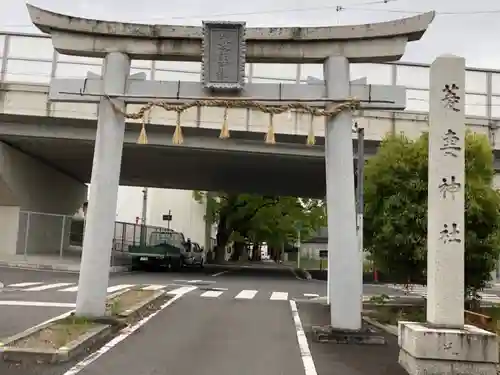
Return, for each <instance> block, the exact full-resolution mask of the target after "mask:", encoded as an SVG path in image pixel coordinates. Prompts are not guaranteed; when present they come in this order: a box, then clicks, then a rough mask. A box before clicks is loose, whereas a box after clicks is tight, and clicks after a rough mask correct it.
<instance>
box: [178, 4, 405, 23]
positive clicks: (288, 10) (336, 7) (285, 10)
mask: <svg viewBox="0 0 500 375" xmlns="http://www.w3.org/2000/svg"><path fill="white" fill-rule="evenodd" d="M395 1H400V0H377V1H368V2H364V3H357V4H350V5H353V6H358V5H375V4H387V3H389V2H395ZM327 9H334V10H335V11H336V12H341V11H343V10H345V9H347V8H346V7H345V6H343V5H322V6H316V7H307V8H282V9H274V10H265V11H252V12H239V13H216V14H209V15H207V14H198V15H191V16H182V17H172V19H187V18H207V17H222V16H248V15H261V14H276V13H292V12H309V11H314V10H327Z"/></svg>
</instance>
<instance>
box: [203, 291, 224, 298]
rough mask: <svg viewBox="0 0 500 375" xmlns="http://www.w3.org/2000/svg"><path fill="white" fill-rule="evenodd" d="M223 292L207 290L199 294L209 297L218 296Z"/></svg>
mask: <svg viewBox="0 0 500 375" xmlns="http://www.w3.org/2000/svg"><path fill="white" fill-rule="evenodd" d="M222 293H224V292H219V291H216V290H208V291H206V292H205V293H202V294H201V297H209V298H217V297H220V296H221V295H222Z"/></svg>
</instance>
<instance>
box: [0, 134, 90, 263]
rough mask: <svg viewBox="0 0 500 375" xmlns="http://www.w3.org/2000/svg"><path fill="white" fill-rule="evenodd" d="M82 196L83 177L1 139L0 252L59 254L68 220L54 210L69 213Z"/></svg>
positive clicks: (83, 198)
mask: <svg viewBox="0 0 500 375" xmlns="http://www.w3.org/2000/svg"><path fill="white" fill-rule="evenodd" d="M86 196H87V186H86V185H85V184H84V183H83V182H80V181H77V180H76V179H74V178H73V177H70V176H68V175H66V174H64V173H62V172H60V171H58V170H56V169H54V168H52V167H51V166H50V165H47V164H46V163H44V162H42V161H40V160H37V159H35V158H34V157H31V156H29V155H27V154H25V153H23V152H21V151H19V150H17V149H15V148H13V147H11V146H9V145H7V144H6V143H2V142H0V239H1V244H2V246H0V257H1V256H4V257H9V256H13V255H17V254H25V252H26V251H28V255H58V254H59V252H60V247H61V238H63V240H64V244H65V245H67V244H69V233H70V225H69V224H70V223H69V219H66V221H67V223H66V224H67V225H65V227H64V228H63V225H62V223H63V217H62V216H57V215H69V216H71V215H73V214H74V213H75V212H76V211H77V210H78V208H79V207H81V205H82V204H83V202H84V201H85V199H86ZM21 211H28V212H36V213H40V214H30V215H29V219H28V214H26V213H24V212H21ZM42 213H43V214H42ZM50 214H52V215H50ZM63 229H64V234H63V232H62V231H63ZM26 234H28V235H26ZM26 240H27V241H26Z"/></svg>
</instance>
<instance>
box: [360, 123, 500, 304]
mask: <svg viewBox="0 0 500 375" xmlns="http://www.w3.org/2000/svg"><path fill="white" fill-rule="evenodd" d="M465 143H466V150H465V159H466V167H465V169H466V186H465V199H466V203H465V206H466V207H465V210H466V211H465V215H466V219H465V220H466V228H465V230H466V233H465V286H466V290H467V293H468V294H469V295H476V293H477V291H478V290H480V289H482V288H484V286H485V285H486V283H487V282H488V281H489V279H490V272H491V271H492V270H494V267H495V265H496V263H497V259H498V256H499V248H500V242H499V233H500V220H499V215H498V212H499V211H500V194H499V192H498V191H497V190H495V189H494V188H493V186H492V182H493V176H494V169H493V160H492V159H493V158H492V151H491V148H490V146H489V143H488V139H487V138H486V137H485V136H482V135H477V134H473V133H470V132H468V133H467V136H466V140H465ZM427 168H428V134H423V135H422V136H421V137H420V138H418V139H417V140H415V141H412V140H409V139H408V138H406V137H405V136H403V135H398V136H388V137H387V138H385V139H384V140H383V141H382V143H381V145H380V148H379V150H378V152H377V154H376V155H375V156H374V157H373V158H371V159H370V160H368V161H367V163H366V168H365V190H364V194H365V216H364V220H365V222H364V242H365V247H366V249H367V250H368V251H369V252H370V253H371V256H372V258H373V260H374V262H375V264H376V266H377V268H378V269H379V270H380V271H382V272H384V273H386V274H388V275H390V277H391V279H394V281H395V282H401V283H406V282H408V283H410V282H413V283H423V284H425V282H426V277H425V274H426V273H425V272H426V266H427V246H426V242H427V181H428V179H427V177H428V169H427ZM450 272H452V271H450Z"/></svg>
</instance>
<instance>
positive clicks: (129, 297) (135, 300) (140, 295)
mask: <svg viewBox="0 0 500 375" xmlns="http://www.w3.org/2000/svg"><path fill="white" fill-rule="evenodd" d="M155 293H157V291H153V290H140V289H130V290H127V291H126V292H124V293H122V294H120V295H118V296H115V297H113V298H110V299H109V300H108V302H107V305H106V313H107V315H110V316H112V317H116V316H119V315H120V314H122V313H124V312H125V311H127V310H130V309H131V308H133V307H135V306H137V305H138V304H140V303H141V302H143V301H146V300H147V299H149V298H151V297H153V295H154V294H155Z"/></svg>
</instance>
